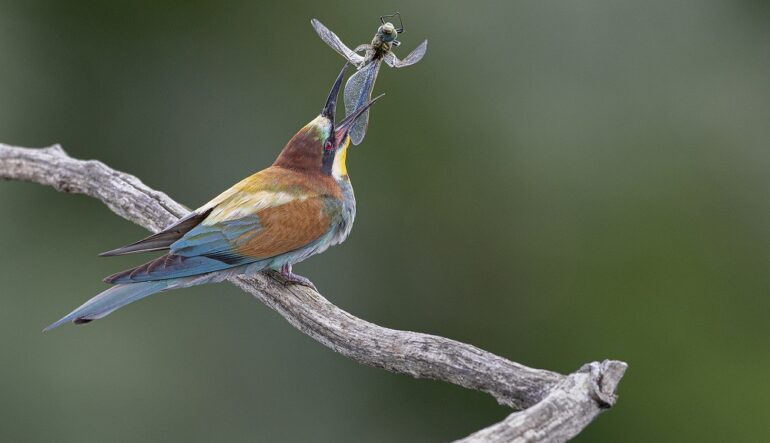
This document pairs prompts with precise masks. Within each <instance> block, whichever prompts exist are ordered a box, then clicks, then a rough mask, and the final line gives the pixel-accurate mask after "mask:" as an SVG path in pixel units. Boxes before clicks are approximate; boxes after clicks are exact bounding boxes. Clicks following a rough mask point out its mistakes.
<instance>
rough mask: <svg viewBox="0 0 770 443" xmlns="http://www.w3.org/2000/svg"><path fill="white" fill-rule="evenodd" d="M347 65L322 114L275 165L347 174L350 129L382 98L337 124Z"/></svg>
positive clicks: (297, 137)
mask: <svg viewBox="0 0 770 443" xmlns="http://www.w3.org/2000/svg"><path fill="white" fill-rule="evenodd" d="M347 67H348V65H347V63H346V64H345V66H343V67H342V71H341V72H340V74H339V75H338V76H337V79H336V80H335V81H334V85H333V86H332V90H331V92H329V97H328V98H327V99H326V104H325V105H324V107H323V109H322V110H321V114H320V115H318V117H316V118H314V119H313V120H312V121H311V122H310V123H308V124H307V125H305V127H304V128H302V129H300V130H299V132H297V133H296V134H295V135H294V137H292V138H291V140H289V143H287V144H286V146H285V147H284V148H283V150H282V151H281V154H280V155H279V156H278V158H277V159H276V160H275V163H273V165H274V166H280V167H283V168H287V169H292V170H297V171H302V172H307V173H321V174H325V175H334V176H337V177H339V176H346V175H347V170H346V168H345V156H346V153H347V148H348V145H349V144H350V137H349V136H348V131H350V128H351V127H352V126H353V124H354V123H355V122H356V120H357V119H358V118H359V117H360V116H361V115H362V114H363V113H364V111H366V110H367V109H369V107H370V106H372V104H373V103H374V102H375V101H377V100H378V99H379V98H380V97H382V96H379V97H376V98H374V99H373V100H369V101H368V102H367V103H365V104H363V105H362V106H361V107H359V108H358V109H356V110H355V112H353V113H352V114H350V115H349V116H347V117H345V118H344V119H343V120H342V121H340V122H337V123H335V121H334V119H335V111H336V109H337V95H338V94H339V90H340V85H341V84H342V79H343V78H344V76H345V71H346V70H347Z"/></svg>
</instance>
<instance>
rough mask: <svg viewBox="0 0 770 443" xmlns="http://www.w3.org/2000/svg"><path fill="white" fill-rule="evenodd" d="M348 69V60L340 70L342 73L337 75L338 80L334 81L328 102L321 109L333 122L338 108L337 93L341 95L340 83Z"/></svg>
mask: <svg viewBox="0 0 770 443" xmlns="http://www.w3.org/2000/svg"><path fill="white" fill-rule="evenodd" d="M347 70H348V63H347V62H346V63H345V66H343V67H342V71H340V74H339V75H338V76H337V80H335V81H334V85H333V86H332V90H331V91H329V97H328V98H327V99H326V104H325V105H324V108H323V110H322V111H321V115H323V116H324V117H326V118H328V119H329V120H330V121H332V122H333V121H334V116H335V114H336V110H337V95H339V92H340V85H342V79H343V78H345V71H347Z"/></svg>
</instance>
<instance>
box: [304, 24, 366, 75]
mask: <svg viewBox="0 0 770 443" xmlns="http://www.w3.org/2000/svg"><path fill="white" fill-rule="evenodd" d="M310 24H311V25H313V29H315V32H316V34H318V36H319V37H321V40H323V41H324V42H326V44H327V45H329V46H330V47H331V48H332V49H334V50H335V51H337V53H339V54H340V55H341V56H343V57H345V58H346V59H347V60H348V61H350V62H351V63H353V64H354V65H356V66H358V65H360V64H361V63H362V62H363V61H364V58H363V57H361V56H360V55H358V54H356V53H355V52H354V51H352V50H351V49H350V48H348V47H347V45H345V43H342V40H340V38H339V37H337V34H335V33H333V32H332V31H331V30H329V28H327V27H326V26H324V24H323V23H321V22H319V21H318V20H316V19H312V20H310Z"/></svg>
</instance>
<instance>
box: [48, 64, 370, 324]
mask: <svg viewBox="0 0 770 443" xmlns="http://www.w3.org/2000/svg"><path fill="white" fill-rule="evenodd" d="M346 68H347V64H346V65H345V67H343V68H342V71H341V72H340V74H339V75H338V76H337V80H336V81H335V82H334V86H332V89H331V92H330V93H329V97H328V98H327V100H326V104H325V105H324V107H323V110H322V111H321V114H320V115H319V116H318V117H316V118H315V119H313V120H312V121H311V122H310V123H308V124H307V125H305V127H303V128H302V129H300V130H299V132H297V134H296V135H294V137H292V138H291V140H289V142H288V143H287V144H286V146H285V147H284V148H283V150H282V151H281V153H280V155H278V158H277V159H276V160H275V162H274V163H273V164H272V166H270V167H268V168H267V169H264V170H262V171H260V172H257V173H256V174H254V175H252V176H250V177H248V178H245V179H244V180H242V181H240V182H239V183H237V184H236V185H234V186H233V187H231V188H230V189H228V190H227V191H225V192H223V193H221V194H220V195H219V196H217V197H216V198H214V199H213V200H211V201H210V202H208V203H206V204H205V205H203V206H201V207H200V208H198V209H196V210H195V211H193V212H192V213H191V214H189V215H188V216H186V217H184V218H182V219H181V220H179V221H178V222H176V223H174V224H173V225H172V226H169V227H168V228H166V229H165V230H163V231H161V232H159V233H157V234H154V235H151V236H149V237H147V238H145V239H143V240H140V241H138V242H136V243H132V244H130V245H127V246H124V247H122V248H118V249H115V250H112V251H108V252H105V253H103V254H101V255H103V256H112V255H122V254H130V253H136V252H148V251H160V250H166V249H167V250H168V253H167V254H165V255H163V256H161V257H159V258H157V259H155V260H152V261H150V262H147V263H145V264H143V265H141V266H138V267H136V268H133V269H129V270H127V271H123V272H119V273H117V274H114V275H111V276H109V277H107V278H105V279H104V281H105V282H107V283H112V284H114V285H115V286H113V287H111V288H109V289H107V290H106V291H104V292H102V293H100V294H99V295H97V296H95V297H94V298H92V299H90V300H88V301H87V302H85V303H84V304H83V305H82V306H80V307H79V308H77V309H75V310H74V311H72V312H71V313H70V314H68V315H67V316H65V317H64V318H62V319H61V320H59V321H57V322H55V323H53V324H52V325H50V326H48V327H47V328H46V329H45V330H46V331H47V330H50V329H53V328H55V327H57V326H59V325H62V324H64V323H67V322H70V321H71V322H74V323H76V324H81V323H88V322H90V321H92V320H96V319H99V318H102V317H104V316H106V315H108V314H110V313H111V312H113V311H115V310H116V309H118V308H120V307H122V306H125V305H127V304H129V303H132V302H134V301H137V300H139V299H142V298H144V297H147V296H148V295H152V294H154V293H156V292H160V291H166V290H169V289H176V288H182V287H188V286H194V285H199V284H203V283H210V282H218V281H222V280H224V279H225V278H227V277H229V276H231V275H237V274H247V275H248V274H253V273H255V272H259V271H262V270H266V269H274V270H278V271H280V272H281V274H282V275H283V277H284V278H285V279H286V280H287V281H289V282H294V283H299V284H304V285H308V286H311V287H313V288H314V286H313V284H312V283H311V282H310V280H308V279H306V278H305V277H302V276H299V275H296V274H294V273H292V265H293V264H295V263H297V262H300V261H302V260H304V259H306V258H308V257H310V256H311V255H314V254H319V253H321V252H323V251H325V250H326V249H327V248H329V247H330V246H332V245H336V244H339V243H341V242H342V241H344V240H345V238H346V237H347V236H348V234H349V233H350V229H351V227H352V225H353V218H354V217H355V214H356V202H355V198H354V196H353V187H352V186H351V184H350V179H349V178H348V173H347V169H346V167H345V158H346V153H347V148H348V146H349V143H350V137H349V136H348V131H349V130H350V128H351V126H352V125H353V124H354V123H355V121H356V119H357V118H359V117H360V116H361V115H362V114H363V112H364V111H366V110H367V109H368V108H369V107H370V106H371V105H372V103H374V101H375V100H376V99H375V100H372V101H369V102H368V103H366V104H365V105H363V106H361V108H360V109H358V110H357V111H356V112H355V113H353V114H351V115H349V116H348V117H346V118H345V119H344V120H342V121H341V122H339V123H335V121H334V120H335V110H336V104H337V95H338V92H339V89H340V84H341V83H342V79H343V77H344V74H345V70H346ZM378 98H379V97H378Z"/></svg>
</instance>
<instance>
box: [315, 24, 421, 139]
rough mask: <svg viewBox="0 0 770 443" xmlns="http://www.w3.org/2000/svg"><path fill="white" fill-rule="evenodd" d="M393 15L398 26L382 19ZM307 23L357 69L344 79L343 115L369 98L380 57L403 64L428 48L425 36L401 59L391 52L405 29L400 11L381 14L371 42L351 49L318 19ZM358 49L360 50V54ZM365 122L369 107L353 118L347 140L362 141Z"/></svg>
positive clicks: (393, 64) (398, 65)
mask: <svg viewBox="0 0 770 443" xmlns="http://www.w3.org/2000/svg"><path fill="white" fill-rule="evenodd" d="M393 17H397V18H398V27H396V26H395V25H393V23H391V22H386V21H385V19H390V18H393ZM310 23H311V24H312V25H313V29H315V31H316V33H318V36H319V37H321V40H323V41H324V42H325V43H326V44H327V45H329V46H330V47H331V48H332V49H334V50H335V51H337V52H338V53H339V54H340V55H342V56H343V57H345V58H346V59H347V60H348V61H349V62H350V63H352V64H353V65H354V66H355V67H356V69H358V71H357V72H356V73H354V74H353V75H351V76H350V78H349V79H348V81H347V83H345V93H344V96H345V113H346V115H349V114H351V113H352V112H354V111H355V110H356V109H358V108H359V107H360V106H361V105H362V104H364V103H366V102H367V101H368V100H369V99H370V98H371V96H372V90H373V89H374V82H375V81H376V80H377V74H378V73H379V72H380V65H381V64H382V62H383V61H384V62H385V64H386V65H388V66H390V67H392V68H403V67H405V66H410V65H413V64H415V63H417V62H419V61H420V60H421V59H422V57H423V56H424V55H425V51H426V50H427V49H428V40H424V41H423V42H422V43H420V44H419V46H417V47H416V48H415V49H414V50H413V51H412V52H410V53H409V55H407V56H406V58H404V59H403V60H399V58H398V57H396V54H394V53H393V47H395V46H399V45H400V44H401V42H400V41H398V40H397V38H398V34H401V33H403V32H404V24H403V22H402V20H401V14H399V13H398V12H396V13H395V14H390V15H383V16H382V17H380V23H382V25H380V27H379V28H377V33H375V34H374V38H373V39H372V42H371V43H370V44H362V45H359V46H357V47H356V49H355V50H351V49H350V48H349V47H348V46H347V45H345V44H344V43H342V40H340V38H339V37H337V35H336V34H335V33H333V32H332V31H330V30H329V28H327V27H326V26H324V25H323V24H322V23H321V22H319V21H318V20H316V19H312V20H311V21H310ZM359 53H363V55H361V54H359ZM368 125H369V111H368V110H367V111H366V112H365V113H364V114H363V115H362V116H361V118H359V119H358V120H356V123H355V125H354V126H353V127H352V128H351V130H350V140H351V142H352V143H353V144H354V145H358V144H360V143H361V141H363V139H364V136H365V135H366V129H367V127H368Z"/></svg>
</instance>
